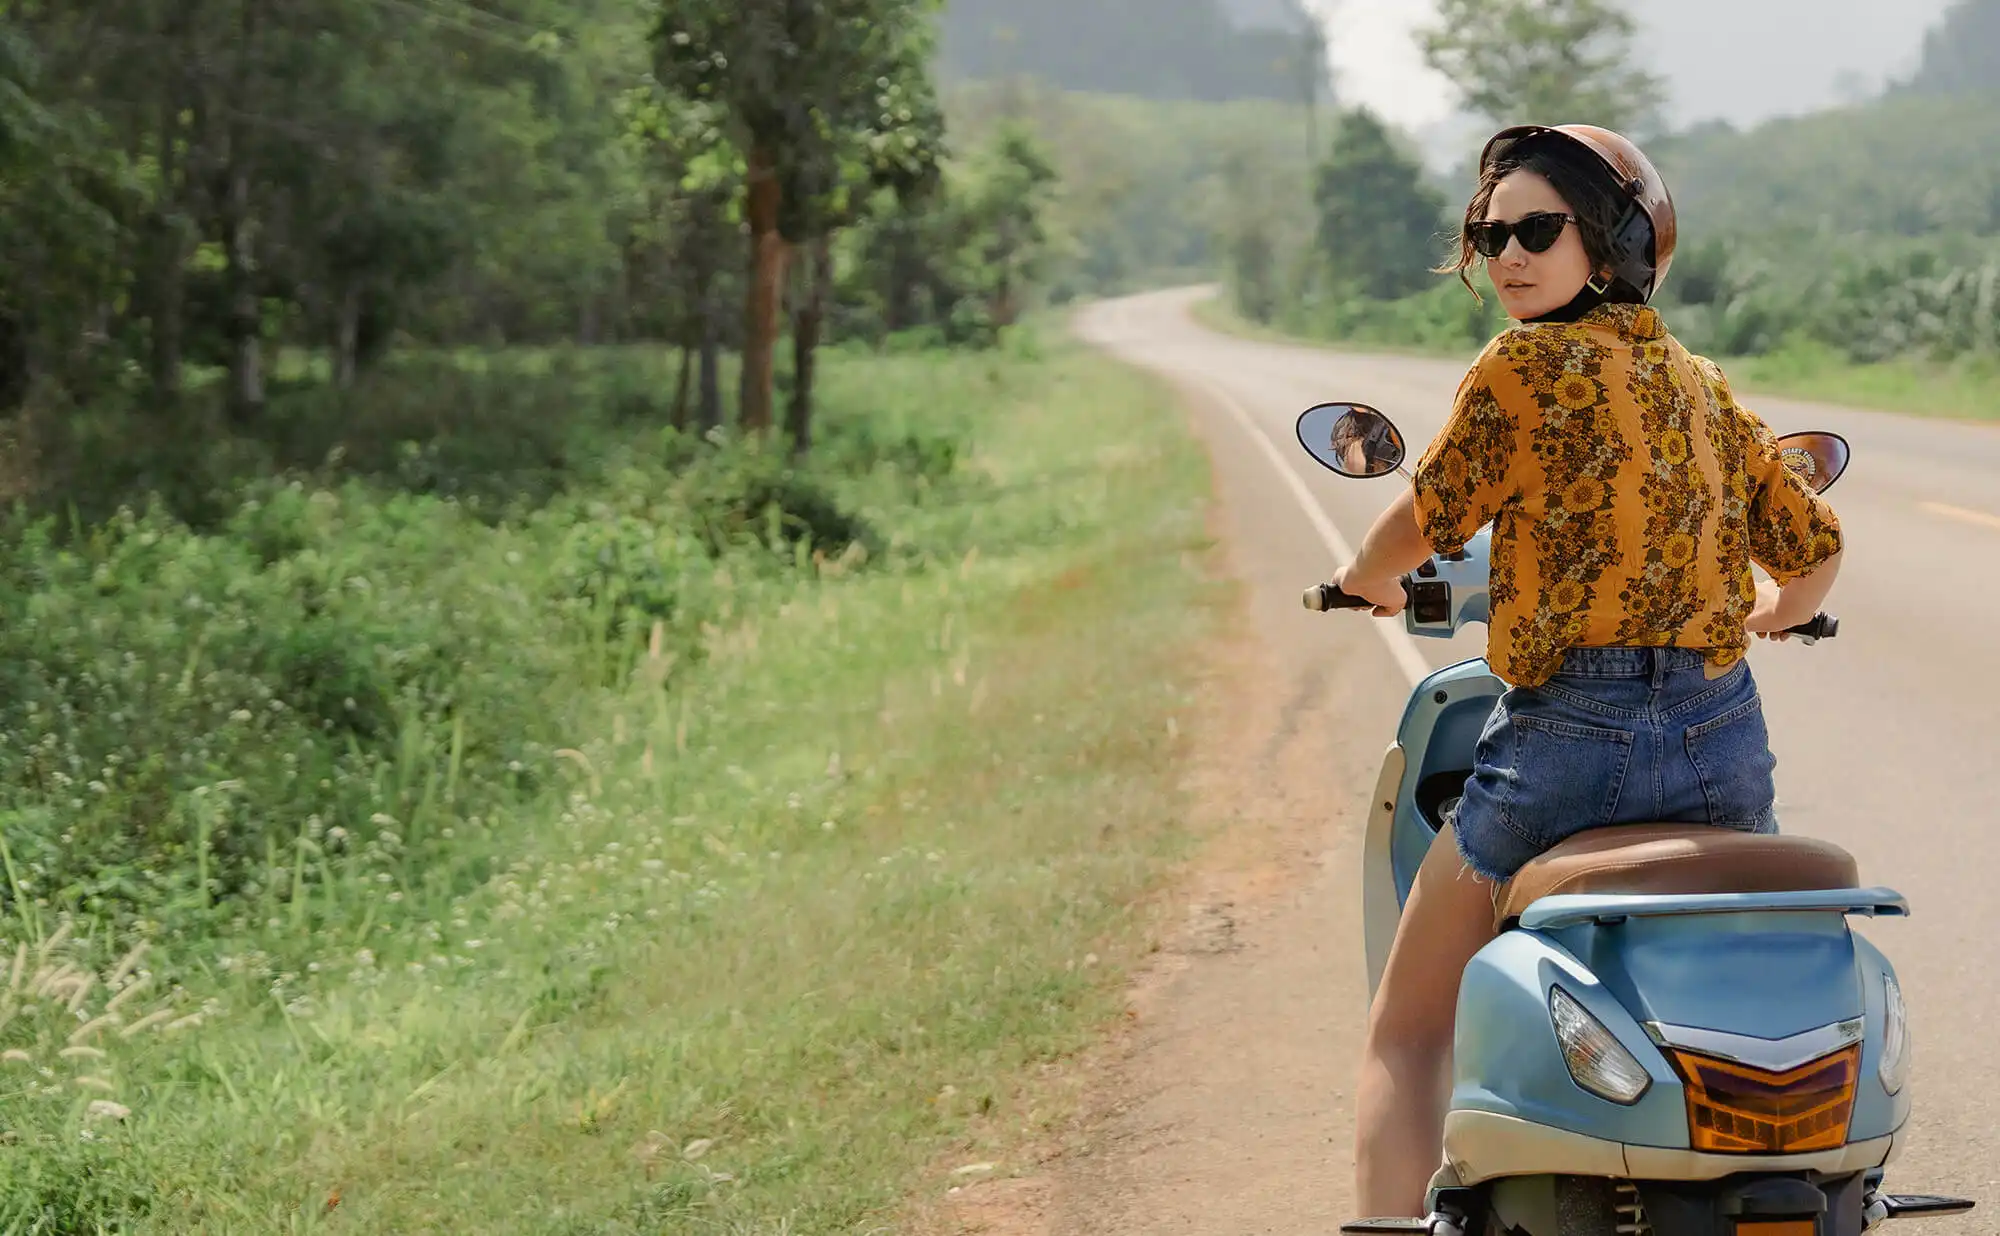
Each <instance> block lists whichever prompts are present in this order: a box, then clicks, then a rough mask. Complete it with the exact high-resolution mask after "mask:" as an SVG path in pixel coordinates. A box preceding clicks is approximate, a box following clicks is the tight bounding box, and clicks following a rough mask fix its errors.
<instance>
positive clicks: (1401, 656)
mask: <svg viewBox="0 0 2000 1236" xmlns="http://www.w3.org/2000/svg"><path fill="white" fill-rule="evenodd" d="M1187 376H1189V377H1190V378H1193V380H1194V381H1196V382H1197V383H1199V384H1200V385H1201V387H1202V388H1203V389H1204V390H1206V391H1208V393H1209V394H1210V395H1212V396H1214V398H1215V401H1216V402H1217V403H1219V404H1221V405H1222V407H1223V408H1225V409H1226V410H1227V411H1228V412H1229V414H1230V415H1231V416H1232V417H1234V418H1235V419H1236V423H1237V424H1238V425H1240V426H1242V427H1243V432H1244V433H1247V434H1249V435H1250V439H1251V440H1252V441H1253V442H1255V443H1256V444H1257V446H1258V449H1260V450H1262V451H1263V452H1264V457H1265V458H1266V459H1268V460H1270V461H1271V467H1272V468H1274V469H1276V470H1277V473H1278V475H1279V476H1281V477H1283V478H1284V480H1285V486H1286V488H1288V489H1290V490H1291V492H1292V497H1293V498H1295V499H1297V500H1298V504H1299V509H1300V510H1302V511H1304V512H1305V513H1306V518H1307V519H1308V520H1310V521H1311V523H1312V526H1313V528H1314V529H1315V530H1316V531H1318V533H1319V539H1320V540H1321V541H1322V542H1324V543H1325V545H1326V548H1327V552H1328V553H1330V554H1332V555H1333V557H1334V559H1335V561H1337V562H1339V563H1340V565H1342V566H1346V565H1347V564H1348V563H1350V562H1353V561H1354V550H1353V549H1352V548H1351V547H1349V545H1348V544H1347V538H1346V537H1343V536H1342V535H1340V529H1338V528H1336V527H1334V526H1333V520H1332V519H1330V518H1328V517H1327V513H1326V509H1325V508H1324V507H1322V506H1320V504H1319V502H1318V501H1317V500H1315V499H1314V498H1313V495H1312V490H1310V489H1307V488H1306V483H1305V482H1304V481H1302V480H1300V479H1299V474H1298V473H1297V472H1296V471H1294V470H1293V469H1292V468H1291V467H1290V465H1288V464H1287V463H1286V462H1285V457H1284V456H1283V455H1281V454H1279V453H1278V448H1277V447H1276V446H1275V445H1273V443H1272V442H1271V436H1270V435H1269V434H1267V433H1265V432H1264V431H1263V430H1261V429H1259V428H1258V427H1257V422H1256V421H1254V420H1253V419H1251V416H1250V414H1249V413H1248V412H1246V411H1244V410H1243V405H1242V404H1240V403H1238V402H1236V400H1235V399H1233V398H1231V397H1230V395H1229V393H1228V392H1227V391H1224V390H1223V389H1222V388H1221V387H1219V386H1217V385H1215V384H1214V383H1213V382H1210V381H1209V380H1208V379H1206V378H1202V377H1197V376H1195V375H1193V374H1188V375H1187ZM1299 591H1300V592H1304V591H1305V586H1304V585H1301V587H1300V589H1299ZM1368 625H1370V626H1372V627H1374V628H1375V629H1376V630H1377V631H1378V632H1380V633H1381V635H1382V642H1383V643H1385V644H1387V645H1388V646H1389V655H1390V656H1391V657H1394V658H1395V660H1396V664H1397V665H1399V666H1401V667H1402V670H1403V673H1404V674H1405V675H1407V676H1408V677H1409V680H1410V685H1411V686H1413V687H1414V686H1417V685H1418V684H1420V683H1422V682H1423V680H1424V679H1426V678H1429V677H1430V676H1431V674H1432V673H1433V672H1434V671H1433V670H1432V669H1431V667H1430V665H1429V663H1427V662H1426V661H1425V660H1424V658H1423V654H1422V653H1420V652H1418V651H1417V643H1416V641H1415V640H1414V639H1412V638H1411V637H1410V633H1409V632H1408V631H1405V630H1404V629H1403V627H1402V625H1401V620H1400V619H1397V620H1394V621H1391V620H1389V619H1386V618H1375V619H1370V620H1369V623H1368Z"/></svg>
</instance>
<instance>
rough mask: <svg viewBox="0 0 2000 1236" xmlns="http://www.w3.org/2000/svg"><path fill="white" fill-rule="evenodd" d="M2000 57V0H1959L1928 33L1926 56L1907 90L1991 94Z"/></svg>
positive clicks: (1921, 92)
mask: <svg viewBox="0 0 2000 1236" xmlns="http://www.w3.org/2000/svg"><path fill="white" fill-rule="evenodd" d="M1995 56H2000V0H1958V3H1957V4H1954V5H1953V6H1952V7H1951V8H1950V9H1948V10H1947V11H1946V12H1945V15H1944V18H1943V20H1941V21H1939V22H1938V24H1937V26H1936V27H1935V28H1934V29H1932V30H1931V32H1930V33H1929V34H1927V35H1925V36H1924V58H1923V63H1922V65H1921V66H1920V67H1919V68H1918V69H1917V72H1916V76H1915V77H1914V78H1912V79H1911V81H1910V83H1909V85H1908V87H1907V89H1908V90H1910V91H1912V92H1914V93H1917V94H1991V93H1993V92H1994V89H1995V82H1994V78H1993V61H1994V57H1995Z"/></svg>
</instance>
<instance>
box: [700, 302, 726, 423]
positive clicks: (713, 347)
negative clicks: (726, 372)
mask: <svg viewBox="0 0 2000 1236" xmlns="http://www.w3.org/2000/svg"><path fill="white" fill-rule="evenodd" d="M716 310H717V306H716V304H715V291H714V289H713V288H708V289H704V290H703V292H702V297H701V432H702V436H704V437H706V436H707V435H708V434H709V433H710V432H711V431H713V430H716V429H720V428H722V357H721V352H722V324H721V323H719V322H717V321H716Z"/></svg>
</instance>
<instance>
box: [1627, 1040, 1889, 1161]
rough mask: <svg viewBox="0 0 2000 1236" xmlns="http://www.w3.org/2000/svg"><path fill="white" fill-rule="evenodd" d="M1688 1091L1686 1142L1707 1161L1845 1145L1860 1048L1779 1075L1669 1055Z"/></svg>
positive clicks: (1683, 1054) (1709, 1059)
mask: <svg viewBox="0 0 2000 1236" xmlns="http://www.w3.org/2000/svg"><path fill="white" fill-rule="evenodd" d="M1666 1057H1667V1059H1668V1061H1670V1062H1671V1063H1672V1064H1673V1066H1674V1071H1675V1072H1677V1073H1679V1074H1680V1075H1681V1081H1682V1082H1683V1083H1684V1088H1685V1089H1686V1091H1687V1108H1688V1136H1689V1138H1690V1139H1691V1140H1692V1142H1693V1145H1694V1148H1695V1149H1696V1150H1701V1151H1707V1152H1708V1153H1710V1154H1807V1153H1810V1152H1812V1151H1815V1150H1838V1149H1839V1148H1840V1147H1842V1146H1845V1145H1846V1144H1847V1128H1848V1123H1849V1121H1850V1120H1852V1118H1853V1115H1854V1092H1855V1086H1856V1084H1857V1082H1858V1081H1859V1080H1860V1077H1861V1045H1860V1044H1858V1043H1857V1044H1855V1045H1854V1046H1852V1047H1849V1048H1846V1049H1845V1050H1843V1051H1839V1052H1836V1053H1834V1054H1833V1055H1831V1056H1823V1057H1821V1058H1820V1059H1818V1060H1815V1061H1813V1062H1812V1063H1810V1064H1804V1065H1801V1066H1799V1067H1798V1068H1796V1069H1792V1070H1790V1071H1788V1072H1784V1073H1772V1072H1768V1071H1766V1070H1764V1069H1759V1068H1753V1067H1752V1066H1750V1065H1747V1064H1739V1063H1737V1062H1735V1061H1733V1060H1718V1059H1715V1058H1714V1057H1712V1056H1702V1055H1697V1054H1695V1053H1693V1052H1685V1051H1674V1050H1668V1051H1667V1052H1666Z"/></svg>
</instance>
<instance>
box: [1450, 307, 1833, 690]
mask: <svg viewBox="0 0 2000 1236" xmlns="http://www.w3.org/2000/svg"><path fill="white" fill-rule="evenodd" d="M1415 490H1416V510H1417V522H1418V523H1419V525H1420V526H1421V527H1422V528H1423V532H1424V536H1425V538H1426V539H1427V540H1429V542H1430V543H1431V547H1432V548H1433V549H1435V550H1437V551H1438V552H1439V553H1454V552H1456V551H1458V550H1459V549H1461V548H1463V547H1464V545H1465V543H1466V542H1467V541H1468V540H1470V539H1471V538H1472V537H1473V535H1474V534H1475V533H1477V532H1478V531H1479V529H1481V528H1483V527H1485V526H1486V525H1487V524H1489V523H1490V524H1492V525H1493V539H1492V603H1493V619H1492V623H1491V627H1490V631H1489V634H1488V642H1487V659H1488V661H1489V662H1490V663H1491V664H1492V666H1493V671H1494V673H1496V674H1498V675H1499V676H1500V677H1501V678H1503V679H1504V680H1506V681H1507V682H1509V683H1511V684H1513V685H1515V686H1519V687H1532V686H1539V685H1541V684H1542V683H1544V682H1546V681H1547V680H1548V679H1549V677H1550V676H1552V675H1553V674H1554V673H1555V672H1556V671H1557V670H1558V669H1560V668H1561V666H1562V661H1563V656H1564V654H1565V653H1566V652H1567V651H1568V650H1569V649H1570V648H1573V647H1602V646H1626V647H1672V648H1692V649H1698V650H1701V651H1703V652H1705V653H1706V654H1707V660H1708V662H1709V664H1710V665H1712V666H1713V667H1715V668H1716V669H1717V670H1723V669H1727V668H1729V667H1730V666H1733V665H1735V664H1736V663H1737V662H1738V661H1740V660H1742V659H1743V656H1744V654H1745V653H1746V652H1747V651H1748V649H1749V647H1750V637H1749V635H1748V633H1747V632H1746V631H1745V630H1744V627H1743V623H1744V620H1745V619H1746V618H1747V617H1748V616H1749V614H1750V610H1751V608H1752V606H1753V604H1754V602H1755V600H1756V577H1755V576H1754V575H1753V574H1752V573H1751V569H1750V564H1751V563H1752V562H1755V563H1756V564H1757V565H1759V566H1761V567H1763V568H1764V569H1765V570H1766V571H1768V572H1769V573H1770V574H1771V576H1772V578H1773V579H1776V580H1777V581H1778V582H1779V583H1786V582H1789V581H1790V580H1792V579H1794V578H1796V577H1798V576H1800V575H1804V574H1806V573H1808V572H1810V571H1811V570H1812V569H1813V568H1815V567H1817V566H1819V565H1820V564H1821V563H1823V562H1825V561H1826V560H1827V559H1828V558H1830V557H1832V556H1833V555H1834V554H1835V553H1836V552H1837V551H1838V550H1839V549H1840V547H1841V534H1840V521H1839V519H1838V518H1837V517H1836V516H1835V515H1834V513H1833V509H1832V508H1831V507H1830V506H1828V505H1827V503H1826V502H1825V500H1824V499H1822V498H1821V497H1819V496H1818V495H1816V494H1814V493H1813V492H1812V491H1811V490H1810V489H1809V488H1808V487H1807V486H1806V484H1805V482H1804V481H1802V480H1801V479H1800V478H1799V477H1798V476H1797V475H1796V474H1795V473H1793V472H1792V471H1791V469H1789V468H1788V467H1786V466H1785V465H1784V463H1783V462H1782V461H1781V460H1780V458H1779V454H1778V447H1777V438H1776V435H1774V434H1773V433H1772V432H1771V430H1770V428H1769V427H1768V426H1766V425H1765V424H1764V422H1763V421H1762V420H1760V419H1758V418H1757V417H1756V416H1755V415H1754V414H1752V413H1751V412H1750V411H1749V410H1747V409H1745V408H1743V407H1741V406H1739V405H1738V404H1737V402H1736V400H1735V397H1734V396H1733V395H1732V394H1731V392H1730V389H1729V382H1728V380H1727V379H1726V378H1724V377H1723V374H1722V371H1721V369H1719V368H1717V367H1716V365H1715V364H1714V363H1713V362H1711V361H1709V360H1707V359H1705V358H1703V357H1699V356H1695V355H1693V354H1691V353H1689V352H1688V351H1687V349H1685V348H1683V347H1682V346H1681V345H1680V343H1679V342H1678V341H1676V340H1675V339H1674V338H1673V337H1672V336H1671V335H1669V334H1668V333H1667V329H1666V325H1665V323H1663V322H1662V321H1661V320H1660V315H1659V313H1658V311H1656V310H1654V309H1651V308H1647V307H1645V306H1641V305H1603V306H1600V307H1598V308H1596V309H1593V310H1591V311H1590V312H1589V313H1587V314H1585V315H1584V316H1583V317H1582V318H1580V319H1579V320H1577V321H1575V322H1570V323H1542V324H1524V325H1521V326H1516V327H1514V328H1512V329H1510V330H1508V331H1506V332H1504V333H1503V334H1501V335H1500V336H1499V337H1498V338H1496V339H1495V340H1494V341H1493V342H1492V343H1491V344H1489V345H1488V346H1487V348H1486V351H1485V352H1484V353H1483V354H1481V356H1480V358H1479V360H1478V362H1477V363H1476V364H1474V366H1473V367H1472V371H1471V372H1470V373H1468V374H1467V375H1466V378H1465V382H1464V383H1463V385H1461V386H1460V388H1459V392H1458V398H1457V401H1456V403H1455V404H1454V406H1453V408H1452V413H1451V418H1450V420H1449V421H1448V422H1447V423H1446V425H1445V427H1444V430H1443V432H1441V433H1440V434H1439V435H1438V437H1437V440H1436V441H1434V442H1433V443H1431V446H1430V449H1429V450H1427V451H1426V452H1425V453H1424V457H1423V460H1422V461H1421V462H1420V463H1419V464H1418V466H1417V471H1416V482H1415Z"/></svg>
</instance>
